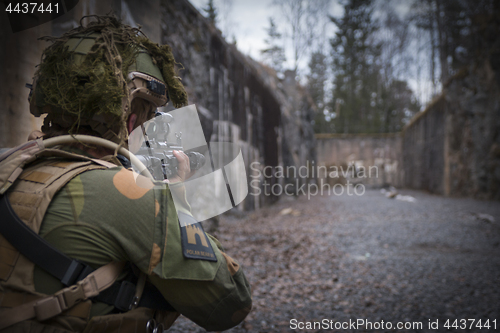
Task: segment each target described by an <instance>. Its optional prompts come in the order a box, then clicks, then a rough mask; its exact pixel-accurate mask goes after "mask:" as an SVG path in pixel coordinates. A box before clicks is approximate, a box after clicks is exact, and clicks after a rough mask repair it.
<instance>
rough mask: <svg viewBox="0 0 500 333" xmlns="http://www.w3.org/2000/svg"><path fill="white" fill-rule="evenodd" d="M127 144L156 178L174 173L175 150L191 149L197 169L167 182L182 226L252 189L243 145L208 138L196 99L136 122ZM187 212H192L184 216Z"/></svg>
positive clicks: (225, 208)
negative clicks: (194, 102)
mask: <svg viewBox="0 0 500 333" xmlns="http://www.w3.org/2000/svg"><path fill="white" fill-rule="evenodd" d="M161 109H162V108H160V111H161ZM129 149H130V152H131V153H133V154H134V155H135V156H136V157H137V158H138V159H139V160H140V161H141V162H142V163H143V164H144V165H145V166H146V167H147V169H148V171H149V172H150V173H151V175H153V177H154V178H155V180H157V181H163V180H164V179H165V178H167V179H168V178H169V177H172V176H175V175H176V173H175V170H176V169H175V168H176V166H177V160H176V158H175V156H174V155H173V150H183V151H184V153H186V155H188V157H189V158H190V166H191V170H192V171H195V172H194V174H192V175H191V177H190V178H188V179H187V180H185V181H182V182H178V183H175V184H170V185H169V187H170V190H171V193H172V197H173V200H174V204H175V207H176V210H177V213H178V216H179V220H180V222H181V225H182V226H185V225H189V224H194V223H197V222H200V221H204V220H207V219H209V218H212V217H214V216H217V215H220V214H222V213H224V212H226V211H228V210H230V209H231V208H233V207H235V206H236V205H238V204H239V203H241V202H242V201H243V199H245V197H246V196H247V194H248V185H247V184H248V182H247V174H246V170H245V163H244V160H243V155H242V152H241V149H240V147H239V145H238V144H235V143H230V142H210V143H207V142H206V140H205V135H204V133H203V130H202V127H201V123H200V119H199V117H198V112H197V110H196V107H195V106H194V105H189V106H186V107H183V108H180V109H176V110H173V111H170V112H168V113H161V112H160V113H158V115H157V116H156V117H154V118H153V119H151V120H149V121H147V122H145V123H144V124H143V126H140V127H137V128H136V129H135V130H134V131H133V132H132V133H131V134H130V136H129ZM134 169H135V171H136V172H139V169H138V168H134ZM137 184H138V185H139V182H137ZM139 186H140V185H139ZM186 215H187V216H189V218H186V219H183V218H181V216H186Z"/></svg>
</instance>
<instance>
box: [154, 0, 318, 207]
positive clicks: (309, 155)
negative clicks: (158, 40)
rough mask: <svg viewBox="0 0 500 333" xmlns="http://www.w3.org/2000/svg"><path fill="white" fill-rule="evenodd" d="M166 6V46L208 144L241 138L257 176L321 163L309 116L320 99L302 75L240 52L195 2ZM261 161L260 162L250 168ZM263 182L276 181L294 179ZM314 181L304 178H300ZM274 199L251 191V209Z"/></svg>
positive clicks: (176, 1)
mask: <svg viewBox="0 0 500 333" xmlns="http://www.w3.org/2000/svg"><path fill="white" fill-rule="evenodd" d="M161 5H162V17H163V21H162V36H163V38H162V43H164V44H168V45H170V46H171V47H172V50H173V52H174V56H175V59H176V61H178V62H179V63H181V64H182V67H183V70H181V71H180V72H179V75H180V77H181V78H182V82H183V84H184V85H185V87H186V89H187V90H188V95H189V102H190V103H194V104H196V106H197V108H198V111H199V114H200V118H201V119H202V125H203V127H204V130H205V134H206V137H207V141H208V140H212V141H230V142H234V143H238V144H239V145H240V147H241V149H242V152H243V156H244V159H245V162H246V164H247V174H248V175H249V176H258V175H259V173H260V172H259V171H256V169H258V170H262V169H263V168H264V167H266V166H269V167H273V168H276V167H278V166H282V165H285V166H295V167H299V166H301V165H306V163H307V161H311V160H313V159H314V158H315V154H314V152H315V144H314V134H313V131H312V126H311V125H310V121H309V119H312V117H311V114H312V112H314V110H313V104H314V103H312V102H311V101H310V100H308V99H307V94H306V93H305V92H304V91H303V89H302V88H300V87H299V86H298V85H297V83H296V82H295V78H294V75H289V76H287V78H285V79H284V80H283V81H281V80H279V79H277V77H276V73H274V71H272V70H271V69H269V68H266V67H265V66H262V65H261V64H258V63H256V62H255V61H253V60H252V59H250V58H248V57H246V56H244V55H243V54H241V53H240V52H238V50H237V48H236V47H235V45H233V44H229V43H227V42H226V41H225V40H224V39H223V38H222V36H221V33H220V31H218V30H217V29H216V28H215V27H214V26H213V25H211V24H210V23H209V22H208V20H206V19H205V18H204V17H203V16H202V15H201V14H200V13H199V12H198V11H197V10H196V9H195V8H194V7H193V6H192V5H191V4H190V3H189V2H187V1H185V0H169V1H162V3H161ZM253 162H258V166H255V165H254V167H253V168H250V165H251V163H253ZM249 180H250V178H249ZM261 181H262V182H263V181H268V182H271V183H273V184H274V183H283V182H294V179H289V177H287V178H280V177H271V179H261ZM306 181H308V179H299V183H300V182H306ZM261 184H262V183H261ZM249 190H250V191H251V192H252V191H253V192H254V193H257V190H255V189H253V188H249ZM274 200H276V196H274V195H270V196H265V195H261V196H258V197H257V196H253V195H249V196H248V197H247V199H245V202H244V203H243V206H244V207H245V208H258V207H260V206H261V205H263V204H266V203H269V202H273V201H274Z"/></svg>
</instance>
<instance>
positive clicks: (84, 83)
mask: <svg viewBox="0 0 500 333" xmlns="http://www.w3.org/2000/svg"><path fill="white" fill-rule="evenodd" d="M92 18H93V21H92V22H91V23H89V24H88V25H87V26H83V25H82V24H80V26H79V27H77V28H75V29H73V30H71V31H69V32H67V33H66V34H64V35H63V36H61V37H59V38H55V37H43V38H42V39H43V40H47V41H51V42H52V45H50V46H49V47H47V49H45V51H44V53H43V55H42V61H41V63H40V65H39V66H38V70H37V71H36V73H35V77H34V82H33V87H32V92H31V94H30V112H31V113H32V114H33V115H35V116H37V117H39V116H41V115H42V114H47V116H46V118H45V120H44V126H43V127H42V131H43V132H46V131H48V130H50V129H51V128H62V129H69V133H70V134H72V133H74V132H76V131H78V128H80V127H81V126H87V127H90V128H91V129H92V130H93V131H95V132H97V133H99V134H100V135H101V136H102V137H103V138H105V139H108V140H111V141H114V142H116V143H123V142H124V141H125V140H126V139H127V138H128V132H127V129H126V120H127V118H128V116H129V114H130V113H131V111H132V110H131V103H132V100H133V99H134V98H142V99H145V100H147V101H149V102H150V103H152V104H153V105H154V106H156V107H158V106H162V105H165V104H166V103H167V102H168V101H169V99H170V100H171V101H172V103H173V105H174V106H175V107H181V106H184V105H186V104H187V94H186V91H185V90H184V87H183V86H182V83H181V82H180V78H179V77H178V76H177V74H176V68H175V65H176V62H175V60H174V57H173V55H172V51H171V49H170V47H169V46H168V45H162V46H159V45H158V44H155V43H153V42H152V41H150V40H149V39H148V38H147V37H146V36H145V35H144V34H143V33H142V32H141V31H140V29H138V28H132V27H130V26H127V25H124V24H122V23H121V22H120V21H119V20H117V19H116V18H115V17H113V16H92Z"/></svg>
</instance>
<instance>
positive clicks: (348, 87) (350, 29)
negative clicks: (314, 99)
mask: <svg viewBox="0 0 500 333" xmlns="http://www.w3.org/2000/svg"><path fill="white" fill-rule="evenodd" d="M371 5H372V3H371V0H350V1H348V2H346V3H345V5H344V15H343V17H342V18H341V19H337V18H334V17H331V20H332V22H333V23H334V24H335V25H336V26H337V27H338V31H337V32H336V35H335V37H334V38H333V39H332V40H331V46H332V57H333V70H334V74H335V78H334V82H333V83H334V90H333V99H332V103H331V109H332V110H333V112H334V115H333V116H334V118H335V119H334V127H335V131H337V132H341V133H360V132H379V131H380V127H381V126H380V116H379V112H377V111H378V110H377V108H376V106H377V96H378V88H379V79H380V77H379V75H378V71H379V65H378V64H377V60H378V56H379V54H380V46H379V45H378V44H377V43H375V41H374V38H373V35H374V33H375V32H376V31H377V25H376V24H375V23H374V22H372V19H371V16H372V11H373V8H372V6H371Z"/></svg>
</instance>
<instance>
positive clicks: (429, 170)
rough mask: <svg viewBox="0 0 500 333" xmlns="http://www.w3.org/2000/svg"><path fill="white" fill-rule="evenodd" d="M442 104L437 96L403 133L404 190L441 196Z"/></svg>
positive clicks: (443, 186)
mask: <svg viewBox="0 0 500 333" xmlns="http://www.w3.org/2000/svg"><path fill="white" fill-rule="evenodd" d="M445 114H446V100H445V98H444V96H440V97H439V98H437V99H436V100H434V101H433V103H431V104H430V105H429V106H428V107H427V108H426V110H425V111H423V112H421V113H419V114H418V115H417V116H416V117H415V118H413V120H412V121H411V122H410V123H409V125H408V126H406V127H405V129H404V131H403V147H402V148H403V149H402V153H403V156H402V161H403V168H402V173H403V174H402V177H403V184H404V186H406V187H409V188H414V189H421V190H427V191H429V192H432V193H439V194H444V188H445V183H444V169H445V165H444V160H445V155H444V154H445V150H444V149H445V147H444V142H445V132H446V124H445V121H446V115H445Z"/></svg>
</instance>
